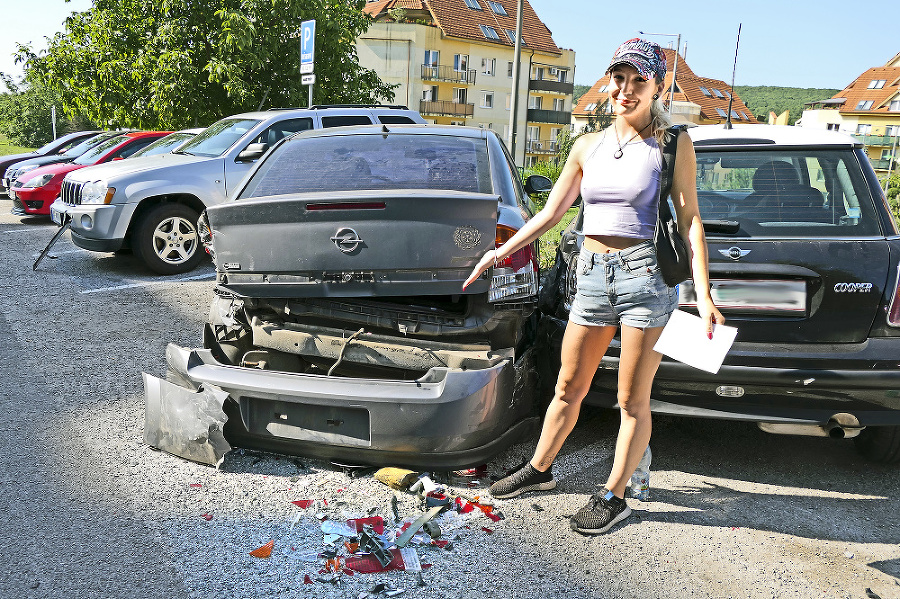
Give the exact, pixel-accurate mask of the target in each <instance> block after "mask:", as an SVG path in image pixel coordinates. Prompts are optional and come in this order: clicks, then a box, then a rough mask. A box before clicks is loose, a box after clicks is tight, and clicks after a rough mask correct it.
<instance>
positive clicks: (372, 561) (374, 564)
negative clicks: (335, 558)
mask: <svg viewBox="0 0 900 599" xmlns="http://www.w3.org/2000/svg"><path fill="white" fill-rule="evenodd" d="M388 551H390V552H391V555H392V556H393V559H391V561H390V562H388V565H386V566H382V565H381V563H379V561H378V560H377V559H376V558H375V556H374V555H371V554H367V555H360V556H354V557H348V558H347V562H346V563H347V567H348V568H350V569H351V570H356V571H357V572H362V573H363V574H373V573H375V572H387V571H389V570H405V569H406V567H405V565H404V564H403V556H402V555H400V550H399V549H397V548H396V547H395V548H394V549H389V550H388Z"/></svg>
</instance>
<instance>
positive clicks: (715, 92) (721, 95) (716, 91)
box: [712, 88, 725, 98]
mask: <svg viewBox="0 0 900 599" xmlns="http://www.w3.org/2000/svg"><path fill="white" fill-rule="evenodd" d="M712 93H714V94H716V97H717V98H724V97H725V95H724V94H722V92H720V91H719V90H717V89H716V88H713V89H712Z"/></svg>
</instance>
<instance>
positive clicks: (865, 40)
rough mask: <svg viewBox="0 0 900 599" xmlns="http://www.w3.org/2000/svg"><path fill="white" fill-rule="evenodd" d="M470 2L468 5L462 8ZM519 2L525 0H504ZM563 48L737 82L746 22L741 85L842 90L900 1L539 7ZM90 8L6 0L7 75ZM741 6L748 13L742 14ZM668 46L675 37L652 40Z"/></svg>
mask: <svg viewBox="0 0 900 599" xmlns="http://www.w3.org/2000/svg"><path fill="white" fill-rule="evenodd" d="M460 1H462V0H460ZM502 2H504V3H510V4H513V3H515V2H516V0H502ZM530 2H531V5H532V6H533V7H534V9H535V11H536V12H537V14H538V16H539V17H540V18H541V19H542V20H543V21H544V22H545V23H546V24H547V26H548V27H549V28H550V30H551V31H552V32H553V39H554V40H555V41H556V43H557V44H558V45H559V46H562V47H565V48H571V49H573V50H575V53H576V54H575V66H576V69H575V82H576V83H584V84H593V83H594V82H595V81H596V80H597V79H599V78H600V77H602V76H603V73H604V71H605V70H606V66H607V65H608V64H609V59H610V57H611V56H612V53H613V52H614V51H615V49H616V47H617V46H618V45H619V44H620V43H621V42H623V41H625V40H626V39H628V38H630V37H634V36H636V35H637V31H639V30H640V31H646V32H650V33H657V32H659V33H674V34H678V33H680V34H681V41H682V44H684V43H685V42H686V43H687V54H686V59H687V62H688V64H689V65H690V67H691V69H692V70H693V71H694V72H695V73H697V74H698V75H702V76H704V77H711V78H714V79H721V80H723V81H725V82H730V81H731V71H732V65H733V61H734V46H735V38H736V36H737V29H738V24H739V23H742V24H743V26H742V30H741V50H740V55H739V57H738V66H737V78H736V84H737V85H779V86H789V87H822V88H835V89H842V88H844V87H845V86H846V85H848V84H849V83H850V82H851V81H853V80H854V79H855V78H856V77H857V76H859V75H860V74H861V73H862V72H863V71H865V70H866V69H868V68H870V67H874V66H880V65H882V64H884V63H885V62H887V61H888V60H889V59H890V58H891V57H893V56H894V55H895V54H896V53H897V52H900V38H898V36H897V35H896V33H891V32H892V31H893V32H896V30H897V27H898V26H900V2H897V1H896V0H888V1H878V2H875V1H873V0H857V1H856V2H847V1H841V2H838V1H837V0H819V1H817V2H812V1H809V0H755V1H754V2H749V3H741V4H740V5H737V4H734V3H731V2H721V5H722V8H721V9H717V8H716V4H715V3H712V2H709V1H708V0H705V1H703V2H700V1H699V0H678V1H676V2H672V1H670V2H659V1H656V0H644V1H643V2H620V3H616V2H602V1H600V0H530ZM90 5H91V1H90V0H72V1H71V2H68V3H66V2H64V1H63V0H27V3H26V5H25V7H23V5H22V4H21V0H0V9H3V10H2V11H0V14H5V15H12V14H18V15H19V16H20V17H23V18H16V19H6V20H5V22H4V23H3V24H2V25H0V71H3V72H6V73H12V74H16V75H19V74H21V69H20V68H19V67H17V66H16V65H14V64H13V60H12V53H13V52H14V51H15V42H29V41H30V42H33V43H34V45H35V47H37V48H42V47H44V41H43V39H44V36H52V35H53V34H54V33H55V32H57V31H60V30H62V23H63V20H64V19H65V18H66V16H67V15H68V14H70V13H71V12H72V11H75V10H84V9H86V8H88V7H89V6H90ZM738 6H740V7H741V9H742V10H738ZM647 37H648V39H653V40H654V41H657V42H658V43H660V44H662V45H666V44H668V43H669V42H672V43H673V44H674V41H675V37H665V36H660V37H653V36H647Z"/></svg>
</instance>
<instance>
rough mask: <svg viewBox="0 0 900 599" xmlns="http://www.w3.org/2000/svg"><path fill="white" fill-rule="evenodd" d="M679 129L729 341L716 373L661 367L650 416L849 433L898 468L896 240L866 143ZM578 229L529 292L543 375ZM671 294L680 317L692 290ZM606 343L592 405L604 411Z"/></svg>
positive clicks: (781, 130)
mask: <svg viewBox="0 0 900 599" xmlns="http://www.w3.org/2000/svg"><path fill="white" fill-rule="evenodd" d="M689 133H690V136H691V139H693V141H694V147H695V149H696V153H697V189H698V200H699V203H700V212H701V214H702V217H703V222H704V226H705V229H706V234H707V240H708V245H709V256H710V258H709V261H710V264H709V270H710V279H711V284H712V293H713V298H714V299H715V301H716V305H717V306H718V307H719V308H720V310H721V311H722V313H723V314H724V315H725V316H726V317H727V319H728V323H727V324H729V325H732V326H736V327H737V328H738V334H737V339H736V341H735V344H734V346H733V347H732V349H731V351H730V352H729V354H728V356H727V357H726V358H725V362H724V364H723V366H722V368H721V369H720V370H719V372H718V373H717V374H714V375H713V374H709V373H707V372H704V371H701V370H696V369H694V368H692V367H690V366H687V365H684V364H681V363H679V362H675V361H671V360H668V359H664V360H663V363H662V365H661V366H660V369H659V372H658V374H657V376H656V380H655V384H654V387H653V392H652V400H653V401H652V408H653V410H654V411H655V412H658V413H665V414H676V415H685V416H696V417H701V418H724V419H734V420H748V421H755V422H757V423H758V424H759V426H760V428H762V429H763V430H765V431H768V432H772V433H785V434H803V435H816V436H830V437H835V438H851V437H852V438H854V441H855V443H856V446H857V448H858V449H859V451H860V452H861V453H862V454H863V455H864V456H865V457H866V458H868V459H871V460H874V461H880V462H897V461H900V298H898V297H897V296H898V293H897V290H898V275H900V271H898V265H900V236H898V229H897V224H896V223H895V222H894V219H893V217H892V215H891V212H890V210H889V208H888V206H887V203H886V201H885V198H884V194H883V193H882V190H881V188H880V187H879V183H878V180H877V179H876V176H875V173H874V172H873V170H872V167H871V165H870V163H869V160H868V158H867V157H866V155H865V153H864V151H863V148H862V145H861V144H860V143H858V142H857V141H856V140H855V139H853V138H852V137H849V136H846V135H843V134H839V133H833V132H825V131H812V130H808V129H802V128H797V127H778V126H767V125H745V126H735V127H734V128H733V129H724V128H722V127H721V126H713V125H706V126H699V127H694V128H691V129H689ZM581 224H582V218H581V215H580V214H579V215H578V217H576V218H575V219H574V220H573V221H572V223H571V224H570V225H569V227H568V228H567V229H566V230H565V231H564V232H563V235H562V239H561V242H560V246H559V251H558V254H557V260H556V263H555V265H554V267H553V270H552V272H551V273H550V275H551V276H550V278H549V279H548V280H549V283H548V284H547V285H545V286H544V288H543V290H542V293H541V298H540V304H541V309H542V311H543V312H544V314H545V317H544V318H542V321H541V322H542V325H541V335H540V337H541V338H542V339H544V340H545V341H547V343H546V346H547V347H549V356H548V359H547V360H544V361H543V362H544V363H545V364H547V368H548V372H547V373H546V377H545V379H549V380H552V379H553V375H554V373H555V369H556V368H557V367H558V356H559V346H560V342H561V340H562V334H563V330H564V328H565V323H566V318H567V316H568V309H569V305H570V303H571V300H572V297H573V293H574V288H575V276H576V273H575V269H574V266H575V263H576V259H577V257H578V251H579V247H580V245H581V240H582V234H581ZM678 293H679V299H680V304H681V309H683V310H686V311H691V310H692V309H693V307H694V305H695V294H694V289H693V286H692V285H691V282H690V281H687V282H685V283H682V284H681V285H679V289H678ZM617 343H618V341H617V340H616V341H614V342H613V344H612V345H611V346H610V350H609V351H608V352H607V355H606V356H605V357H604V358H603V361H602V363H601V365H600V368H599V369H598V371H597V374H596V376H595V377H594V383H593V387H592V391H591V393H590V395H589V396H588V399H587V401H588V403H593V404H595V405H607V406H610V407H613V406H615V404H616V375H617V365H618V345H617ZM554 356H555V360H554V358H553V357H554Z"/></svg>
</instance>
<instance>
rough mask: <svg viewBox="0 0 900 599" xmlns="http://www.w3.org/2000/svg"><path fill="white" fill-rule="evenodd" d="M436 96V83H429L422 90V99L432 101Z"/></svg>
mask: <svg viewBox="0 0 900 599" xmlns="http://www.w3.org/2000/svg"><path fill="white" fill-rule="evenodd" d="M437 98H438V88H437V86H436V85H429V86H428V87H426V88H424V89H423V90H422V99H423V100H425V101H426V102H434V101H436V100H437Z"/></svg>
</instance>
